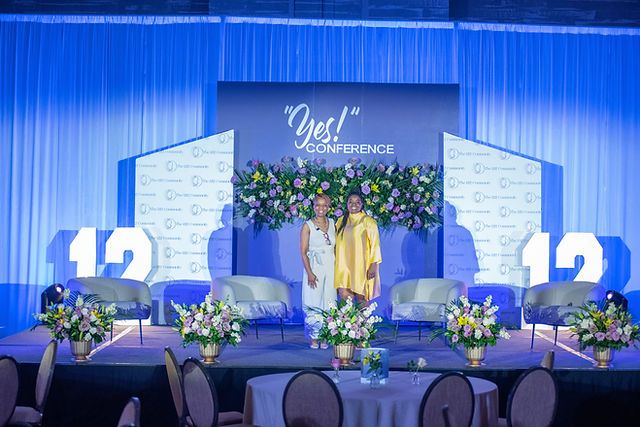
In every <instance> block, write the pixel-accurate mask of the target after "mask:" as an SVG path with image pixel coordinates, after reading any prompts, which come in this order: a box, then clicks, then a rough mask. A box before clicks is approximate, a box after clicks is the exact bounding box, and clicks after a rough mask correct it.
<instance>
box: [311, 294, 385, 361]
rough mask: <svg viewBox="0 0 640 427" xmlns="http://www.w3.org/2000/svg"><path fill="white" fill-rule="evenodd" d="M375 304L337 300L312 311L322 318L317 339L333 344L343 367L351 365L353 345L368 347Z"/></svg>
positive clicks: (377, 318) (375, 320) (374, 321)
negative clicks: (327, 306)
mask: <svg viewBox="0 0 640 427" xmlns="http://www.w3.org/2000/svg"><path fill="white" fill-rule="evenodd" d="M376 307H377V304H376V303H375V302H374V303H372V304H370V305H366V304H363V303H354V302H353V299H352V298H347V299H345V300H340V301H339V302H337V303H336V304H332V305H330V306H329V309H328V310H321V309H317V308H316V309H314V311H316V312H317V313H318V314H319V315H320V316H321V317H322V325H321V326H320V331H319V333H318V339H319V340H320V341H325V342H327V343H329V344H331V345H333V348H334V352H335V356H336V357H337V358H338V359H340V361H341V363H342V365H343V366H346V365H348V364H350V363H351V359H353V352H354V350H355V346H367V345H369V342H370V341H371V340H373V339H374V338H375V336H376V333H377V329H376V324H377V323H379V322H381V321H382V318H381V317H380V316H375V315H374V314H373V312H374V311H375V309H376Z"/></svg>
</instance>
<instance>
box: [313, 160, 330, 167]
mask: <svg viewBox="0 0 640 427" xmlns="http://www.w3.org/2000/svg"><path fill="white" fill-rule="evenodd" d="M313 163H315V164H316V165H318V166H322V165H324V164H325V163H327V161H326V160H325V159H315V160H314V161H313Z"/></svg>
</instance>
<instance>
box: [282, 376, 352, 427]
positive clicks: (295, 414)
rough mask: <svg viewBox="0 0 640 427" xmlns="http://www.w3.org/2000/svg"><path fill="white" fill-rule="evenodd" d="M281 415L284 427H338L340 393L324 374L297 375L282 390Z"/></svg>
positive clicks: (340, 414)
mask: <svg viewBox="0 0 640 427" xmlns="http://www.w3.org/2000/svg"><path fill="white" fill-rule="evenodd" d="M282 415H283V418H284V423H285V426H287V427H306V426H322V427H340V426H342V422H343V418H344V410H343V406H342V398H341V397H340V392H339V391H338V388H337V387H336V385H335V384H334V383H333V381H332V380H331V379H330V378H329V377H327V376H326V375H325V374H323V373H321V372H318V371H312V370H304V371H300V372H298V373H297V374H295V375H294V376H293V377H292V378H291V379H290V380H289V382H288V383H287V385H286V387H285V389H284V395H283V397H282Z"/></svg>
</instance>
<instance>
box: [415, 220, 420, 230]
mask: <svg viewBox="0 0 640 427" xmlns="http://www.w3.org/2000/svg"><path fill="white" fill-rule="evenodd" d="M420 227H422V224H421V223H420V221H416V223H415V224H413V228H414V229H415V230H417V229H419V228H420Z"/></svg>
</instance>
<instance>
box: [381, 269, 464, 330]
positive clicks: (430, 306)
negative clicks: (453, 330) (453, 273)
mask: <svg viewBox="0 0 640 427" xmlns="http://www.w3.org/2000/svg"><path fill="white" fill-rule="evenodd" d="M461 295H465V296H466V295H467V287H466V285H465V284H464V283H463V282H461V281H459V280H452V279H410V280H405V281H402V282H399V283H396V284H395V285H393V286H392V287H391V296H390V299H391V320H395V322H396V329H395V334H394V338H395V339H396V340H397V339H398V327H399V326H400V321H401V320H402V321H411V322H418V326H419V329H418V339H421V338H422V322H440V323H445V322H446V318H445V311H444V309H445V307H446V305H447V304H448V303H449V302H451V301H453V300H455V299H458V297H460V296H461Z"/></svg>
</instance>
